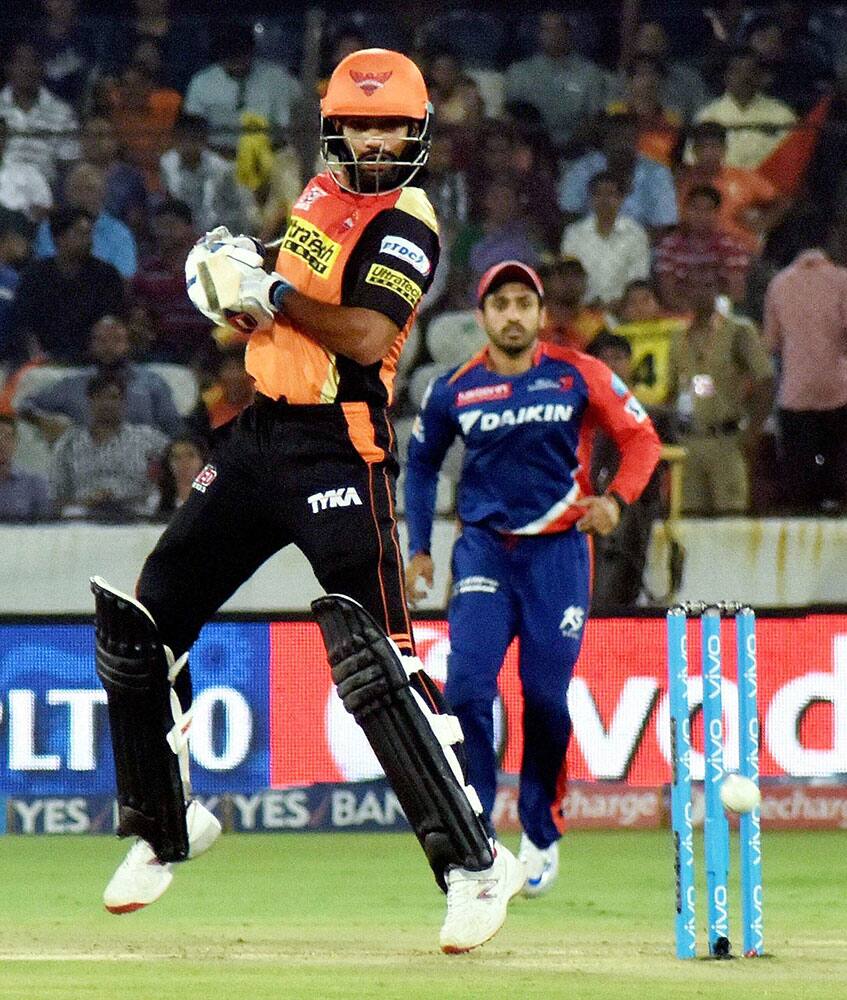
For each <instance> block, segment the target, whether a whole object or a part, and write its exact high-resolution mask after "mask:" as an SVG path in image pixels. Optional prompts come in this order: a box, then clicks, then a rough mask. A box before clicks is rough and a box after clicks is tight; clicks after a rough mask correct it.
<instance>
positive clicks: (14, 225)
mask: <svg viewBox="0 0 847 1000" xmlns="http://www.w3.org/2000/svg"><path fill="white" fill-rule="evenodd" d="M32 228H33V227H32V224H31V223H30V221H29V220H28V219H27V217H26V216H25V215H21V214H20V212H9V211H7V210H6V209H0V365H2V363H3V362H4V361H8V360H9V359H10V358H11V357H12V356H13V353H14V352H13V350H12V331H13V321H14V306H15V297H16V295H17V291H18V285H19V284H20V281H21V273H20V272H21V268H22V267H23V266H24V264H25V263H26V262H27V260H28V259H29V255H30V250H31V244H32V235H33V234H32Z"/></svg>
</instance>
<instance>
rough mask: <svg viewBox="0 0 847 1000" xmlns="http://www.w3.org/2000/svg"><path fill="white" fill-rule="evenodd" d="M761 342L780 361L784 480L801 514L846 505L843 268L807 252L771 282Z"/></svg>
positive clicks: (846, 289)
mask: <svg viewBox="0 0 847 1000" xmlns="http://www.w3.org/2000/svg"><path fill="white" fill-rule="evenodd" d="M764 326H765V330H764V332H765V340H766V342H767V344H768V346H769V347H770V348H771V350H773V351H774V352H775V353H776V354H778V355H779V358H780V368H781V371H780V383H779V395H778V420H779V434H780V444H781V450H782V454H783V458H784V469H785V473H784V482H785V491H786V494H787V498H788V500H789V503H790V504H791V506H792V508H794V509H795V510H797V511H798V512H801V513H807V514H808V513H819V512H823V513H839V512H843V510H844V504H845V500H847V269H845V268H844V267H839V266H836V265H835V264H834V263H833V262H832V261H831V260H830V259H829V257H828V256H827V254H825V253H824V252H823V251H822V250H807V251H804V252H803V253H801V254H800V255H799V256H798V257H797V259H796V260H795V261H794V262H793V263H792V264H791V265H790V266H789V267H787V268H785V269H784V270H782V271H780V272H779V274H777V275H776V277H775V278H774V279H773V281H772V282H771V284H770V286H769V287H768V290H767V293H766V295H765V319H764Z"/></svg>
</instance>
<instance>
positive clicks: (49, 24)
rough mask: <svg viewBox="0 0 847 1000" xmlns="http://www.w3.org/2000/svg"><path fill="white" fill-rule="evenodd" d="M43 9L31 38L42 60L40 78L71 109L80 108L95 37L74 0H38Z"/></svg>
mask: <svg viewBox="0 0 847 1000" xmlns="http://www.w3.org/2000/svg"><path fill="white" fill-rule="evenodd" d="M41 6H42V9H43V14H42V17H41V18H40V19H39V21H38V24H37V27H36V30H35V32H33V35H32V41H33V43H34V44H35V46H36V47H37V48H38V52H39V54H40V56H41V58H42V59H43V60H44V79H45V82H46V84H47V86H48V87H49V88H50V90H51V92H52V93H54V94H55V95H56V96H57V97H60V98H61V99H62V100H63V101H67V102H68V104H70V105H71V106H72V107H73V108H76V109H77V110H79V109H80V108H81V107H82V103H83V100H84V98H85V97H86V96H87V95H86V91H87V88H88V84H89V77H90V75H91V73H92V70H93V69H94V62H95V54H94V50H95V39H94V35H93V32H92V31H91V30H89V29H90V26H89V24H88V23H87V22H86V21H85V20H84V19H83V18H81V17H80V16H79V5H78V4H77V2H76V0H41Z"/></svg>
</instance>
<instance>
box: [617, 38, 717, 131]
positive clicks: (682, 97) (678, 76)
mask: <svg viewBox="0 0 847 1000" xmlns="http://www.w3.org/2000/svg"><path fill="white" fill-rule="evenodd" d="M632 54H633V57H634V58H637V57H638V56H650V57H652V58H653V59H658V60H659V61H660V62H661V63H663V64H664V66H665V67H666V72H665V74H664V77H663V79H662V83H661V91H660V95H661V105H662V107H670V108H673V109H674V110H676V111H678V112H679V114H680V115H681V116H682V120H683V121H684V122H689V121H691V119H692V118H693V117H694V115H695V114H696V113H697V112H698V111H699V110H700V108H702V107H703V105H704V104H705V103H706V101H707V99H708V95H707V91H706V84H705V82H704V80H703V77H702V76H701V75H700V73H699V72H698V71H697V70H696V69H695V68H694V67H693V66H691V65H690V63H689V62H682V61H680V60H674V59H671V58H670V55H671V52H670V40H669V39H668V33H667V31H665V28H664V26H663V25H662V23H661V22H660V21H643V22H642V23H641V24H640V25H639V26H638V30H637V32H636V35H635V39H634V44H633V53H632Z"/></svg>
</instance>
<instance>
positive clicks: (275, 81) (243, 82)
mask: <svg viewBox="0 0 847 1000" xmlns="http://www.w3.org/2000/svg"><path fill="white" fill-rule="evenodd" d="M253 49H254V43H253V32H252V30H251V29H250V28H249V27H247V26H245V25H241V24H236V25H226V26H225V30H224V29H223V27H222V30H221V34H220V36H219V38H218V43H217V45H215V46H214V47H213V50H212V51H213V52H214V53H215V54H216V56H217V59H218V61H217V62H215V63H213V64H212V65H211V66H207V67H206V68H205V69H202V70H200V72H199V73H195V74H194V76H193V77H192V78H191V82H190V83H189V84H188V90H187V91H186V94H185V103H184V105H183V108H184V110H185V111H186V112H187V113H188V114H192V115H200V116H202V117H203V118H205V119H206V120H207V121H208V123H209V127H210V128H211V130H212V144H213V145H214V146H215V147H217V148H219V149H221V150H222V151H223V152H228V153H231V152H234V151H235V148H236V146H237V145H238V139H239V136H240V134H241V127H242V123H241V116H242V115H243V114H244V113H246V112H249V113H251V114H253V115H258V116H260V117H261V118H264V119H265V120H266V121H267V122H268V123H269V124H270V125H271V126H276V127H278V128H283V129H284V128H288V127H289V126H290V125H291V119H292V109H293V107H294V104H295V103H296V102H297V101H299V100H300V97H301V93H302V92H301V88H300V84H299V83H298V81H297V80H295V79H294V77H293V76H292V75H291V74H290V73H289V72H288V71H287V70H286V69H285V68H284V67H283V66H281V65H279V64H278V63H273V62H269V61H267V60H265V59H256V58H255V56H254V53H253Z"/></svg>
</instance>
